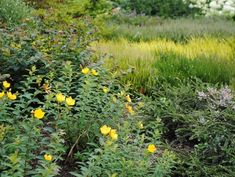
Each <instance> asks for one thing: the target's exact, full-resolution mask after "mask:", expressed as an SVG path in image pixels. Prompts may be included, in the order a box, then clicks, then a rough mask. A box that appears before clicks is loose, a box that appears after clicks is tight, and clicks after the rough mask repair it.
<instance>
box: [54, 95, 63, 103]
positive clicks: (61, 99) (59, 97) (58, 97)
mask: <svg viewBox="0 0 235 177" xmlns="http://www.w3.org/2000/svg"><path fill="white" fill-rule="evenodd" d="M55 97H56V101H57V102H58V103H62V102H63V101H64V100H65V96H64V95H63V94H62V93H58V94H56V96H55Z"/></svg>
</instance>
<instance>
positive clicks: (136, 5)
mask: <svg viewBox="0 0 235 177" xmlns="http://www.w3.org/2000/svg"><path fill="white" fill-rule="evenodd" d="M114 2H116V3H117V5H119V6H121V7H122V8H123V9H125V10H127V11H134V12H136V13H137V14H145V15H158V16H162V17H175V16H187V15H189V14H191V13H192V10H191V9H190V8H189V2H187V1H183V0H145V1H144V3H143V1H142V0H115V1H114Z"/></svg>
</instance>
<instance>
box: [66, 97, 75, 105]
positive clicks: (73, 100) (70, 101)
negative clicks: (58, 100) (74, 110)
mask: <svg viewBox="0 0 235 177" xmlns="http://www.w3.org/2000/svg"><path fill="white" fill-rule="evenodd" d="M65 101H66V104H67V105H68V106H74V105H75V99H73V98H72V97H71V96H70V97H68V98H66V100H65Z"/></svg>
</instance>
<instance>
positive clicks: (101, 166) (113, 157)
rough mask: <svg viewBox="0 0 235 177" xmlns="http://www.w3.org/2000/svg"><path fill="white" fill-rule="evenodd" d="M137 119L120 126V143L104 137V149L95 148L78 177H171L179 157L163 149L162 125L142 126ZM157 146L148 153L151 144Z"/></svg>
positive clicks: (102, 139) (102, 143)
mask: <svg viewBox="0 0 235 177" xmlns="http://www.w3.org/2000/svg"><path fill="white" fill-rule="evenodd" d="M139 125H140V124H138V122H137V121H136V120H132V121H131V120H128V121H124V122H122V123H121V124H119V126H118V139H119V140H118V141H116V142H112V141H110V140H109V138H107V137H101V138H100V143H101V147H100V148H97V149H95V152H94V153H92V154H91V155H90V157H89V160H88V162H86V163H84V164H83V166H82V168H81V173H79V174H80V175H79V174H76V173H73V174H74V175H75V176H80V177H82V176H88V177H92V176H104V177H109V176H112V177H113V176H122V177H129V176H136V177H142V176H145V175H146V176H152V177H155V176H158V177H163V176H170V174H171V169H172V168H173V166H174V159H175V155H174V153H172V152H171V151H169V150H167V149H164V148H163V147H161V146H162V145H161V142H160V141H159V138H160V131H159V130H160V129H161V124H160V123H159V122H155V125H154V124H152V126H151V127H150V126H149V127H147V126H146V127H145V126H143V125H142V126H141V127H140V126H139ZM152 143H153V144H157V149H156V151H155V152H153V153H151V152H148V150H147V149H148V145H149V144H152Z"/></svg>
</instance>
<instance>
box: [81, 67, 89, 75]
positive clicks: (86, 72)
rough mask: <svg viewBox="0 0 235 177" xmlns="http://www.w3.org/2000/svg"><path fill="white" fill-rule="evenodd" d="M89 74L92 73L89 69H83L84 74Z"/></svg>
mask: <svg viewBox="0 0 235 177" xmlns="http://www.w3.org/2000/svg"><path fill="white" fill-rule="evenodd" d="M89 72H90V69H89V68H87V67H86V68H83V69H82V73H83V74H88V73H89Z"/></svg>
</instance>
